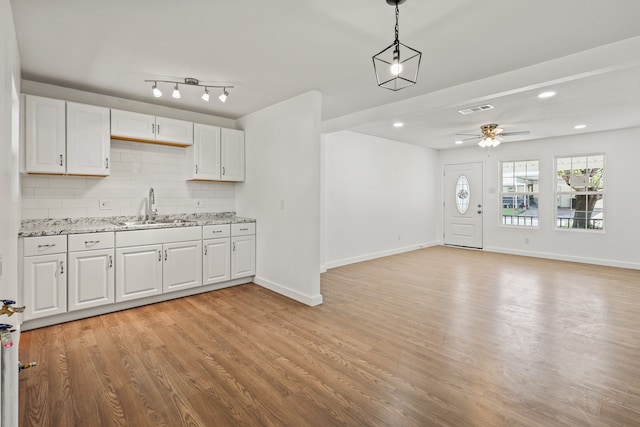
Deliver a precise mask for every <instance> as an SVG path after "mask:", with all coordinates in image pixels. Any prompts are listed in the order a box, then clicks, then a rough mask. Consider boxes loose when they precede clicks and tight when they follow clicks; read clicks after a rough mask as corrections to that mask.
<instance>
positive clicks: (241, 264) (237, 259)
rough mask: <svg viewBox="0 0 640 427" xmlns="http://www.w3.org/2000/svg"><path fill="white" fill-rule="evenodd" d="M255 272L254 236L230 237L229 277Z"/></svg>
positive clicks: (244, 275)
mask: <svg viewBox="0 0 640 427" xmlns="http://www.w3.org/2000/svg"><path fill="white" fill-rule="evenodd" d="M255 274H256V236H255V235H253V236H238V237H232V238H231V278H232V279H237V278H238V277H247V276H253V275H255Z"/></svg>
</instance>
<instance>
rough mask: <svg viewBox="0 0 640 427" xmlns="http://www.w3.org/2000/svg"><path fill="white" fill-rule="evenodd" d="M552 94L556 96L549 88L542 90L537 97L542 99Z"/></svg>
mask: <svg viewBox="0 0 640 427" xmlns="http://www.w3.org/2000/svg"><path fill="white" fill-rule="evenodd" d="M552 96H556V93H555V92H554V91H552V90H550V91H549V92H542V93H541V94H540V95H538V98H540V99H544V98H551V97H552Z"/></svg>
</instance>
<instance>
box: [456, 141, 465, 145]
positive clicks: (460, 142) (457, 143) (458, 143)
mask: <svg viewBox="0 0 640 427" xmlns="http://www.w3.org/2000/svg"><path fill="white" fill-rule="evenodd" d="M460 144H464V141H456V145H460Z"/></svg>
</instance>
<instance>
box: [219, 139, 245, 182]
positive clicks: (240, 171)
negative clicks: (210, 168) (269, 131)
mask: <svg viewBox="0 0 640 427" xmlns="http://www.w3.org/2000/svg"><path fill="white" fill-rule="evenodd" d="M220 144H221V162H222V170H221V176H220V180H221V181H244V131H241V130H236V129H225V128H222V130H221V133H220Z"/></svg>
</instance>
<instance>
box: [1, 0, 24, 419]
mask: <svg viewBox="0 0 640 427" xmlns="http://www.w3.org/2000/svg"><path fill="white" fill-rule="evenodd" d="M12 16H13V15H12V12H11V4H10V2H9V0H0V257H1V258H2V273H1V274H0V298H10V299H16V300H17V296H18V256H17V254H18V229H19V225H20V185H19V170H18V165H19V163H18V152H19V149H18V141H19V135H18V131H19V125H18V124H19V117H18V112H19V108H17V107H18V106H17V105H14V99H15V101H18V99H17V94H18V93H20V60H19V57H18V45H17V42H16V36H15V28H14V25H13V20H12ZM14 93H15V96H14ZM0 322H1V323H9V324H13V325H17V323H18V322H19V315H17V316H13V317H11V318H7V316H5V315H2V316H0ZM13 335H14V339H15V340H16V342H15V344H14V346H13V347H12V348H11V349H8V350H4V349H3V350H2V352H3V357H4V358H5V360H4V361H3V365H4V366H3V368H2V388H1V390H0V394H2V395H3V396H2V397H3V399H1V402H2V403H0V406H1V407H2V410H1V417H0V425H2V426H6V427H13V426H17V425H18V377H17V360H18V357H17V352H18V346H19V335H18V334H17V333H15V334H13Z"/></svg>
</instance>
